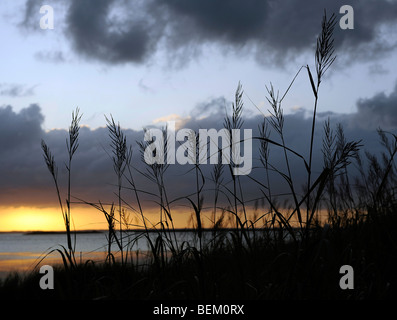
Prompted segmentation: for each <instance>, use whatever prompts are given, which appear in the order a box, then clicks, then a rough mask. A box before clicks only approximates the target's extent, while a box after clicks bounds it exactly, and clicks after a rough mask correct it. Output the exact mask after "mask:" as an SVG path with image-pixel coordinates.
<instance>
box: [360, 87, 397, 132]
mask: <svg viewBox="0 0 397 320" xmlns="http://www.w3.org/2000/svg"><path fill="white" fill-rule="evenodd" d="M396 109H397V82H396V85H395V87H394V90H393V91H392V92H391V93H390V94H389V95H386V94H385V93H384V92H380V93H377V94H376V95H374V96H373V97H371V98H367V99H359V100H358V101H357V113H356V115H355V117H354V121H355V122H356V125H357V126H361V127H370V128H374V127H382V128H383V129H390V128H391V129H395V128H396V127H397V113H396Z"/></svg>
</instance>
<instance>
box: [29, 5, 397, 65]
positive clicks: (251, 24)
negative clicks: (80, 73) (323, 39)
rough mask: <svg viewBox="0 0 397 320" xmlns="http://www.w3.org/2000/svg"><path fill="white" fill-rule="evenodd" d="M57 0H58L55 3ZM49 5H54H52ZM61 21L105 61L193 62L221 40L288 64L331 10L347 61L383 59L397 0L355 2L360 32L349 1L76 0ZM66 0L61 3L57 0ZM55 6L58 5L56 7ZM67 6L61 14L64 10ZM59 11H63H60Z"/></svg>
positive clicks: (32, 15) (33, 13)
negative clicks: (164, 58)
mask: <svg viewBox="0 0 397 320" xmlns="http://www.w3.org/2000/svg"><path fill="white" fill-rule="evenodd" d="M50 2H51V1H50ZM50 2H49V4H50V5H51V3H50ZM60 3H61V5H60V6H59V7H57V10H58V15H57V17H58V18H57V19H60V17H61V16H64V18H65V24H61V23H60V22H59V20H58V22H57V24H56V26H58V28H59V26H65V30H64V31H65V34H66V37H67V39H69V40H70V41H71V43H72V45H73V48H74V49H75V51H76V53H77V54H79V55H81V56H83V57H86V58H88V59H95V60H99V61H102V62H105V63H125V62H134V63H144V62H147V61H148V60H150V58H152V57H153V56H154V55H155V53H156V52H157V51H159V50H165V52H166V54H167V55H168V56H169V57H170V58H172V59H170V60H169V63H172V65H178V63H179V64H181V63H182V64H183V63H186V62H188V61H189V60H190V59H191V58H192V57H194V56H196V55H197V54H199V53H200V52H201V51H203V50H205V48H206V45H212V44H215V45H219V46H220V48H222V50H225V52H234V53H240V54H248V53H250V54H253V55H255V56H256V58H257V59H258V60H259V61H262V62H268V63H274V62H276V63H283V62H285V61H288V59H291V58H293V57H295V56H296V55H297V54H299V53H302V52H305V51H306V50H312V49H313V47H314V46H315V40H316V37H317V35H318V34H319V32H320V23H321V19H322V16H323V13H324V9H326V10H327V12H328V16H329V15H330V14H331V13H335V14H336V15H337V20H336V21H337V25H336V29H335V38H336V42H335V46H336V47H337V52H338V54H342V53H344V52H345V53H347V56H348V57H350V59H349V58H348V57H346V58H345V62H352V61H357V60H369V59H374V58H379V57H382V56H384V55H385V54H387V53H389V52H390V51H392V50H394V49H395V47H396V40H395V38H393V37H389V39H385V37H384V36H382V34H381V30H380V29H381V27H382V26H392V25H395V24H396V22H397V15H396V14H395V12H396V10H397V2H396V1H387V0H367V1H357V0H353V1H350V2H349V5H351V6H352V7H353V9H354V30H341V29H340V28H339V19H340V18H341V17H342V14H340V13H339V9H340V7H341V6H342V5H345V4H346V3H345V2H344V1H342V0H335V1H332V2H331V1H318V0H310V1H305V2H302V1H298V0H285V1H274V0H267V1H262V0H251V1H239V0H228V1H220V0H200V1H184V0H166V1H165V0H146V1H142V2H141V1H128V0H97V1H90V0H72V1H63V2H60ZM55 4H59V3H54V5H55ZM40 5H41V2H39V1H36V0H28V1H27V2H26V9H25V15H24V19H23V21H22V25H23V26H25V27H28V28H30V29H35V30H37V29H38V28H39V27H38V14H37V12H38V10H39V6H40ZM55 11H56V10H55ZM59 11H62V14H59ZM55 13H56V12H55Z"/></svg>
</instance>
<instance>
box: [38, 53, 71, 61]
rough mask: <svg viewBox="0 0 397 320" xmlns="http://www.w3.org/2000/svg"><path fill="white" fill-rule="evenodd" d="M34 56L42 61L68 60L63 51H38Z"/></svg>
mask: <svg viewBox="0 0 397 320" xmlns="http://www.w3.org/2000/svg"><path fill="white" fill-rule="evenodd" d="M34 57H35V58H36V59H37V60H39V61H41V62H53V63H62V62H65V61H66V58H65V55H64V53H63V52H62V51H38V52H36V53H35V55H34Z"/></svg>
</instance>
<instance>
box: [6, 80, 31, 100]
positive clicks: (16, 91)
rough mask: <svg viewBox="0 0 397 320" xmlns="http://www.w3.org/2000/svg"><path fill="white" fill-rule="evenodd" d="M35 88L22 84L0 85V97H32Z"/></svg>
mask: <svg viewBox="0 0 397 320" xmlns="http://www.w3.org/2000/svg"><path fill="white" fill-rule="evenodd" d="M35 87H36V86H32V87H27V86H26V85H22V84H10V83H0V96H8V97H13V98H17V97H28V96H32V95H34V89H35Z"/></svg>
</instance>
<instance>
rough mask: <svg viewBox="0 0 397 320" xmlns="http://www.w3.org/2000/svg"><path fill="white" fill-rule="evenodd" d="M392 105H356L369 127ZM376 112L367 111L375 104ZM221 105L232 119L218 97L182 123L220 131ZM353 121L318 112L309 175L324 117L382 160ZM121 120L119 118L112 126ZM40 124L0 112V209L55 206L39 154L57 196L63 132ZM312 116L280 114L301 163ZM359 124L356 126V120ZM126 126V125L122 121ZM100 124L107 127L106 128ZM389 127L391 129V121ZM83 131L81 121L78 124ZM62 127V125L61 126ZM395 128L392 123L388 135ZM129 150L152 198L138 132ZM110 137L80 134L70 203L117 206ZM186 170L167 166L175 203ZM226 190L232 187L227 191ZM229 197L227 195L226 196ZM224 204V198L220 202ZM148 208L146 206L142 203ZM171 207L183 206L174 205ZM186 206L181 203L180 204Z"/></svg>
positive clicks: (371, 132)
mask: <svg viewBox="0 0 397 320" xmlns="http://www.w3.org/2000/svg"><path fill="white" fill-rule="evenodd" d="M394 99H395V93H393V94H391V95H388V96H387V95H382V94H379V95H376V96H374V97H373V98H372V99H367V100H363V101H360V102H359V103H358V105H359V106H360V107H359V109H360V110H364V111H365V112H366V113H363V114H365V115H366V117H367V120H368V119H370V118H373V117H374V116H373V114H376V113H378V111H375V109H376V108H379V109H380V110H382V111H379V112H380V113H382V114H383V115H385V114H387V113H390V114H391V113H392V111H391V110H392V109H391V108H392V104H391V101H393V100H394ZM377 100H378V103H377V104H376V107H372V106H373V105H374V104H375V103H376V101H377ZM225 105H226V109H227V110H228V113H230V102H228V100H227V99H222V98H217V99H210V100H208V101H207V102H206V103H202V104H198V110H202V111H203V113H198V114H196V115H194V116H192V117H191V118H190V120H187V121H186V122H185V123H184V127H185V128H190V129H193V130H196V131H198V129H200V128H204V129H205V128H207V129H210V128H214V129H217V130H219V129H220V128H222V127H223V120H224V117H225ZM358 117H359V114H358V113H355V114H349V115H344V114H335V113H331V112H329V113H318V117H317V124H316V131H315V141H314V143H315V148H314V158H313V168H314V171H313V172H314V176H315V175H316V174H319V172H321V168H322V165H323V162H322V161H323V160H322V154H321V146H322V137H323V124H324V121H326V120H327V119H328V118H329V119H330V121H331V125H332V126H333V128H335V127H336V125H337V124H338V123H341V124H342V125H343V127H344V129H345V136H346V139H347V140H355V141H357V140H362V143H363V145H364V147H363V150H369V151H371V152H374V153H377V154H380V152H381V150H382V149H381V145H380V144H379V141H378V136H377V134H376V128H375V127H374V128H371V127H368V126H360V125H359V121H358V120H357V118H358ZM384 119H385V118H384V117H383V118H380V122H379V123H378V126H381V125H382V121H383V120H384ZM115 120H116V121H118V119H115ZM43 121H44V117H43V115H42V113H41V110H40V107H39V106H38V105H35V104H33V105H30V106H29V107H27V108H25V109H22V110H21V111H20V112H18V113H16V112H14V111H13V109H12V108H11V107H10V106H6V107H1V108H0V150H2V153H1V156H0V177H1V179H0V203H1V204H2V205H16V204H17V205H22V204H25V205H41V206H43V205H49V204H53V205H57V198H56V194H55V190H54V188H53V181H52V178H51V176H50V174H49V172H48V171H47V168H46V167H45V163H44V160H43V155H42V150H41V147H40V141H41V139H44V140H45V142H46V143H47V145H48V146H49V148H50V149H51V152H52V154H53V155H54V157H55V160H56V162H57V164H58V168H59V179H60V185H61V188H62V192H64V191H65V188H64V187H65V186H66V184H65V183H66V178H65V177H66V169H65V165H64V164H65V162H66V159H67V154H66V145H65V140H66V138H67V131H66V130H51V131H48V132H45V131H43V129H42V124H43ZM262 121H263V117H262V116H250V117H247V116H245V118H244V125H243V128H248V129H252V130H253V136H254V137H256V136H259V130H258V125H259V124H260V123H261V122H262ZM311 121H312V119H311V118H310V117H307V115H306V113H305V112H303V111H299V112H296V113H292V114H286V115H285V125H284V128H285V142H286V145H287V146H288V147H290V148H292V149H293V150H295V151H296V152H298V153H300V154H301V155H302V156H304V157H305V158H306V159H307V157H308V152H309V145H310V130H311ZM360 121H361V120H360ZM120 122H121V123H120V124H121V126H123V121H120ZM105 123H106V122H105V119H104V124H105ZM393 123H394V122H393ZM82 124H84V115H83V121H82ZM65 125H66V124H65ZM396 129H397V123H394V126H393V128H392V129H391V130H394V131H395V130H396ZM124 131H125V134H126V137H127V143H129V144H130V145H132V147H133V159H132V164H133V169H132V172H133V174H134V179H135V183H136V185H137V187H138V188H139V189H140V190H142V191H146V192H153V193H156V192H157V189H156V185H155V184H154V183H152V182H150V181H149V180H148V179H147V178H145V177H144V176H143V175H142V174H141V173H140V172H147V169H148V167H147V166H146V164H145V163H144V162H143V161H142V159H141V152H140V150H139V148H138V146H137V144H136V141H142V140H143V137H144V134H143V131H135V130H131V129H125V130H124ZM270 138H271V139H273V140H275V141H279V140H278V139H279V138H278V137H277V135H276V134H275V133H274V132H272V133H271V136H270ZM110 143H111V141H110V138H109V136H108V132H107V129H106V128H98V129H95V130H92V129H90V128H87V127H84V126H83V127H82V128H81V131H80V137H79V149H78V150H77V152H76V154H75V157H74V160H73V161H74V163H73V172H72V192H73V196H75V197H78V198H80V199H83V200H86V201H89V202H97V201H99V200H101V201H102V202H103V203H111V202H113V201H116V198H115V195H114V192H115V191H117V188H116V186H115V185H116V183H117V178H116V175H115V173H114V171H113V166H112V160H111V156H110V155H111V150H110ZM258 147H259V141H258V140H255V141H254V142H253V166H254V168H253V170H252V173H251V175H252V177H254V178H255V179H262V178H263V177H264V172H263V169H261V168H260V167H261V166H260V162H259V153H258ZM283 157H284V155H283V152H282V150H280V148H278V147H277V146H271V149H270V162H271V164H273V165H274V166H276V167H277V168H278V169H280V170H286V168H285V166H284V159H283ZM289 161H290V165H291V168H292V175H293V177H294V182H295V183H296V189H297V190H299V191H300V190H302V189H301V188H302V186H303V185H304V184H305V182H306V179H307V177H306V175H305V172H306V171H305V166H304V163H303V161H302V159H300V158H299V157H296V156H294V155H293V154H290V155H289ZM191 169H192V167H191V166H189V165H179V164H175V165H170V166H169V167H168V169H167V172H166V175H165V181H164V183H165V185H166V188H167V192H168V196H169V199H175V198H178V197H181V196H186V195H188V194H191V193H194V192H195V189H194V188H195V187H194V185H192V183H191V181H192V179H194V178H195V177H194V176H192V175H194V170H193V171H192V170H191ZM201 169H202V171H203V173H204V175H205V176H206V186H205V190H206V191H205V200H206V201H211V197H212V196H213V192H212V191H211V189H212V187H213V186H212V183H211V173H212V170H213V166H212V165H209V164H208V165H204V164H203V165H202V166H201ZM224 173H225V179H224V182H225V183H226V184H228V183H231V177H230V173H229V171H228V170H226V169H225V170H224ZM241 181H242V183H243V190H244V192H245V200H252V199H256V198H258V197H261V193H260V190H259V188H258V185H257V184H255V183H253V182H252V180H250V179H249V178H248V177H246V176H241ZM227 186H229V187H230V185H227ZM272 190H273V191H274V192H275V193H284V192H286V190H287V191H288V186H287V185H286V183H285V181H283V179H281V178H280V176H277V175H273V176H272ZM226 193H227V192H226ZM123 197H125V200H126V201H128V202H131V204H132V205H134V197H133V195H132V193H131V192H130V191H129V190H125V191H124V193H123ZM142 199H143V200H145V205H148V206H153V205H155V203H154V201H155V200H157V199H155V198H153V197H152V196H148V194H146V193H142ZM220 200H222V201H225V202H227V199H226V197H224V196H223V197H222V199H220ZM147 201H150V202H147ZM175 205H177V206H179V205H181V204H180V203H179V202H178V203H175ZM182 205H183V204H182Z"/></svg>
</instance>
